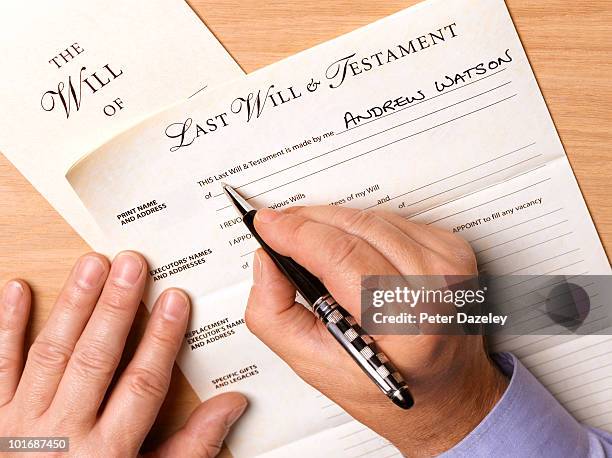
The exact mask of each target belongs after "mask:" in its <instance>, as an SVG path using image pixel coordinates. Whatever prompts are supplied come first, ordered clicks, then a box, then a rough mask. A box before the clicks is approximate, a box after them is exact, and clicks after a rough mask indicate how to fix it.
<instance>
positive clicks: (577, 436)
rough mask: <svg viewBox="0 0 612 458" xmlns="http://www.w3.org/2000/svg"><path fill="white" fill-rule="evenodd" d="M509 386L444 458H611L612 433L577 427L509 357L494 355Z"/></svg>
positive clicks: (531, 377) (581, 426) (556, 402)
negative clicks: (506, 377) (491, 408)
mask: <svg viewBox="0 0 612 458" xmlns="http://www.w3.org/2000/svg"><path fill="white" fill-rule="evenodd" d="M493 359H494V360H495V361H496V362H497V364H498V366H499V367H500V369H501V371H502V372H503V373H504V374H505V375H506V376H508V377H510V383H509V384H508V388H507V389H506V392H505V393H504V394H503V396H502V398H501V399H500V401H499V402H498V403H497V405H496V406H495V407H494V408H493V410H492V411H491V412H489V414H488V415H487V416H486V417H485V419H484V420H483V421H482V422H481V423H480V424H479V425H478V426H477V427H476V429H474V430H473V431H472V432H471V433H470V434H469V435H468V436H466V437H465V438H464V439H463V440H462V441H461V442H459V443H458V444H457V445H456V446H455V447H453V448H452V449H450V450H448V451H447V452H445V453H443V454H442V455H441V456H442V457H444V458H459V457H470V458H472V457H487V458H488V457H495V458H502V457H508V458H510V457H512V458H519V457H542V458H548V457H550V458H557V457H558V458H573V457H576V458H586V457H589V458H604V457H609V458H612V434H610V433H608V432H605V431H601V430H598V429H594V428H588V427H586V426H584V425H582V424H580V423H578V422H577V421H576V420H575V419H574V418H573V417H572V416H571V415H570V414H569V413H568V412H567V411H566V410H565V409H564V408H563V407H562V406H561V404H559V402H558V401H557V400H556V399H555V398H554V397H553V396H552V395H551V394H550V393H549V392H548V391H547V390H546V388H544V386H543V385H541V384H540V382H539V381H538V380H537V379H536V378H535V377H534V376H533V375H531V373H530V372H529V371H528V370H527V369H526V368H525V367H524V366H523V365H522V364H521V362H520V361H519V360H518V359H517V358H516V357H515V356H514V355H512V354H510V353H499V354H496V355H493Z"/></svg>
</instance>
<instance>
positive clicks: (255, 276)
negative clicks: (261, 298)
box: [253, 251, 263, 283]
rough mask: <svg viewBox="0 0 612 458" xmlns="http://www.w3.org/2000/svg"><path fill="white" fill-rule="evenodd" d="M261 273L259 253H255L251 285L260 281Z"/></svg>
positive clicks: (261, 266)
mask: <svg viewBox="0 0 612 458" xmlns="http://www.w3.org/2000/svg"><path fill="white" fill-rule="evenodd" d="M262 273H263V265H262V263H261V258H260V255H259V251H256V252H255V256H253V283H259V282H260V281H261V277H262Z"/></svg>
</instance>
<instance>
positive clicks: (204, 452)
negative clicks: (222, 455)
mask: <svg viewBox="0 0 612 458" xmlns="http://www.w3.org/2000/svg"><path fill="white" fill-rule="evenodd" d="M198 444H199V445H197V446H196V447H197V448H199V450H198V452H199V453H198V454H197V455H196V456H201V457H203V458H214V457H215V456H217V455H218V454H219V452H220V451H221V446H222V442H220V441H214V440H206V439H203V440H201V441H199V442H198Z"/></svg>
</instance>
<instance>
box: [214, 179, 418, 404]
mask: <svg viewBox="0 0 612 458" xmlns="http://www.w3.org/2000/svg"><path fill="white" fill-rule="evenodd" d="M223 191H225V194H226V195H227V197H228V198H229V200H230V201H231V202H232V204H233V205H234V207H236V210H237V211H238V213H239V214H240V216H241V217H242V221H243V222H244V224H245V225H246V227H247V228H248V229H249V231H251V234H253V237H255V238H256V239H257V241H258V242H259V243H260V245H261V247H262V248H263V249H264V250H265V252H266V253H268V255H269V256H270V257H271V258H272V260H273V261H274V263H275V264H276V265H277V266H278V268H279V269H280V270H281V272H283V273H284V274H285V275H286V276H287V278H288V279H289V281H291V283H293V285H294V286H295V288H296V289H297V290H298V292H299V293H300V294H301V295H302V297H303V298H304V299H305V300H306V302H307V303H308V309H309V310H310V311H311V312H312V313H314V315H315V316H316V317H317V318H319V319H320V320H321V321H322V322H323V324H324V325H325V327H326V328H327V330H328V331H329V332H330V333H331V334H332V335H333V336H334V338H335V339H336V340H337V341H338V343H339V344H340V345H342V347H343V348H344V349H345V350H346V351H347V353H348V354H349V355H351V357H352V358H353V360H354V361H355V362H356V363H357V364H358V365H359V367H361V369H362V370H363V371H364V372H365V373H366V374H367V375H368V376H369V377H370V379H372V381H374V383H376V385H377V386H378V387H379V388H380V389H381V391H382V392H383V393H385V395H386V396H387V397H388V398H389V399H391V400H392V401H393V402H394V403H395V404H396V405H398V406H399V407H401V408H402V409H409V408H410V407H412V406H413V404H414V400H413V398H412V395H411V394H410V391H409V390H408V387H407V386H406V382H405V381H404V379H403V378H402V376H401V374H400V373H399V372H398V371H397V369H395V367H394V366H393V364H392V363H391V362H390V361H389V359H388V358H387V357H386V356H385V354H384V353H382V352H381V351H380V350H379V349H378V348H377V346H376V343H375V342H374V340H373V339H372V337H370V336H369V335H368V334H366V333H365V331H364V330H363V329H361V327H360V326H359V325H358V324H357V321H356V320H355V318H353V317H352V316H351V315H350V314H349V313H348V312H347V311H346V310H345V309H344V308H343V307H342V306H340V305H339V304H338V303H337V302H336V301H335V300H334V298H333V297H332V295H331V294H330V293H329V291H327V288H325V286H324V285H323V283H321V281H320V280H319V279H318V278H317V277H315V276H314V275H313V274H311V273H310V272H308V271H307V270H306V269H304V268H303V267H302V266H301V265H299V264H298V263H297V262H295V261H294V260H293V259H291V258H288V257H287V256H282V255H280V254H278V253H277V252H276V251H274V250H273V249H272V248H270V247H269V246H268V245H267V244H266V242H264V241H263V240H262V238H261V237H260V236H259V234H258V233H257V231H256V230H255V224H254V219H255V213H257V210H256V209H255V208H253V207H252V206H251V205H250V204H249V203H248V202H247V201H246V200H245V199H244V198H243V197H242V196H241V195H240V194H238V192H237V191H236V190H235V189H234V188H232V187H231V186H229V185H226V184H223Z"/></svg>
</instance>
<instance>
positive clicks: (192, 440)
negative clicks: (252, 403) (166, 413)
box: [145, 393, 247, 458]
mask: <svg viewBox="0 0 612 458" xmlns="http://www.w3.org/2000/svg"><path fill="white" fill-rule="evenodd" d="M246 406H247V400H246V398H245V397H244V396H243V395H241V394H239V393H225V394H221V395H219V396H215V397H214V398H211V399H208V400H207V401H205V402H203V403H202V404H200V406H199V407H197V408H196V409H195V410H194V411H193V413H192V414H191V416H190V417H189V419H188V420H187V423H185V425H184V426H183V427H182V428H181V429H180V430H178V431H177V432H176V433H174V434H173V435H172V436H170V437H169V438H168V439H167V440H166V441H165V442H164V443H163V444H161V445H160V446H159V447H158V448H157V449H156V450H154V451H153V452H151V453H149V454H147V455H145V456H146V457H148V458H157V457H159V458H162V457H175V456H180V457H188V458H213V457H215V456H217V454H218V453H219V451H220V450H221V446H222V445H223V440H224V439H225V436H227V433H228V432H229V430H230V427H231V426H232V425H233V424H234V423H235V422H236V420H238V418H240V416H241V415H242V413H243V412H244V410H245V409H246Z"/></svg>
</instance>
